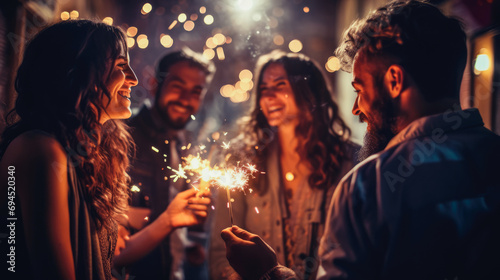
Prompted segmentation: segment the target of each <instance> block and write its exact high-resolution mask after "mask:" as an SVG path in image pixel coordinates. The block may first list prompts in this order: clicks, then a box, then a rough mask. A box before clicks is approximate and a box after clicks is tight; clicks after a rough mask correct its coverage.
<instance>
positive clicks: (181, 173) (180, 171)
mask: <svg viewBox="0 0 500 280" xmlns="http://www.w3.org/2000/svg"><path fill="white" fill-rule="evenodd" d="M167 168H168V169H171V170H172V171H173V172H174V173H175V174H174V175H170V178H173V179H174V182H177V180H179V178H183V179H187V176H186V171H185V170H184V168H183V167H182V165H181V164H179V169H178V170H175V169H173V168H171V167H170V166H167Z"/></svg>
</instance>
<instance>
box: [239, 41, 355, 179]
mask: <svg viewBox="0 0 500 280" xmlns="http://www.w3.org/2000/svg"><path fill="white" fill-rule="evenodd" d="M272 63H279V64H281V65H283V67H284V69H285V71H286V73H287V75H288V80H289V82H290V85H291V87H292V90H293V93H294V98H295V101H296V103H297V106H298V107H299V111H300V112H303V113H302V114H303V116H302V117H300V118H299V119H300V121H299V124H298V126H297V127H296V129H295V132H296V135H297V136H298V137H300V138H301V139H303V140H304V143H305V144H304V145H303V146H299V147H297V152H298V153H299V155H300V156H301V158H303V159H307V161H308V163H309V164H310V167H311V170H312V174H311V175H310V176H309V178H308V182H309V185H310V186H311V187H314V188H323V189H326V188H329V187H331V186H332V185H333V184H334V183H335V180H336V179H337V177H338V176H339V175H340V172H341V166H342V164H343V162H344V161H345V160H347V159H348V158H349V157H350V155H349V153H348V151H347V150H348V148H347V145H348V144H347V141H346V139H347V138H348V137H349V135H350V130H349V128H348V127H347V125H346V124H345V123H344V121H343V120H342V119H341V118H340V116H339V110H338V106H337V104H336V103H335V102H334V101H333V99H332V94H331V91H330V89H329V86H328V83H327V81H326V79H325V77H324V75H323V73H322V72H321V70H320V69H321V68H320V67H319V66H318V65H317V64H316V63H315V62H314V61H312V60H311V59H310V58H309V57H307V56H305V55H303V54H295V53H285V52H283V51H279V50H275V51H273V52H271V53H269V54H266V55H263V56H261V57H260V58H259V59H258V61H257V66H256V70H255V73H256V75H255V86H254V93H253V94H252V101H251V102H252V107H251V109H250V114H249V115H248V116H247V117H244V118H242V119H241V120H240V123H241V124H242V134H240V136H239V137H238V139H239V140H241V141H244V142H245V144H246V147H247V148H246V151H248V152H251V153H252V154H253V155H250V156H253V157H254V158H256V160H254V162H256V163H258V164H259V165H261V166H262V164H264V158H265V153H266V148H267V147H268V146H269V144H270V143H272V142H273V141H274V139H272V138H273V135H274V134H275V131H274V130H273V128H272V127H270V126H269V124H268V122H267V119H266V117H265V116H264V114H263V113H262V110H261V109H260V106H259V100H260V97H261V92H260V89H259V84H260V83H261V82H262V74H263V72H264V70H265V69H266V67H268V66H269V65H270V64H272ZM306 112H308V113H309V114H307V113H306ZM306 115H310V116H311V117H305V116H306ZM256 147H257V149H256ZM261 168H262V167H261ZM255 187H256V188H257V189H258V188H259V186H255ZM260 187H262V186H260Z"/></svg>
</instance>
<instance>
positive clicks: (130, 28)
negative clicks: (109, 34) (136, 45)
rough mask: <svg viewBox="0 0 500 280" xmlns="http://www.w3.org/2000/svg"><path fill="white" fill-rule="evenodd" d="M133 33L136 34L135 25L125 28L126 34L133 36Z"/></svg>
mask: <svg viewBox="0 0 500 280" xmlns="http://www.w3.org/2000/svg"><path fill="white" fill-rule="evenodd" d="M135 35H137V27H135V26H130V27H129V28H127V36H129V37H134V36H135Z"/></svg>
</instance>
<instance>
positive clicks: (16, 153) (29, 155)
mask: <svg viewBox="0 0 500 280" xmlns="http://www.w3.org/2000/svg"><path fill="white" fill-rule="evenodd" d="M66 161H67V159H66V153H65V151H64V149H63V147H62V145H61V144H60V143H59V141H57V140H56V138H54V137H53V136H51V135H50V134H47V133H44V132H42V131H37V130H31V131H27V132H25V133H23V134H21V135H19V136H18V137H16V138H15V139H14V140H13V141H12V142H11V143H10V144H9V146H8V147H7V150H6V151H5V154H4V156H3V158H2V165H3V164H5V163H6V164H21V165H33V164H34V165H38V166H40V165H42V166H44V165H46V164H52V163H60V164H64V165H65V163H66Z"/></svg>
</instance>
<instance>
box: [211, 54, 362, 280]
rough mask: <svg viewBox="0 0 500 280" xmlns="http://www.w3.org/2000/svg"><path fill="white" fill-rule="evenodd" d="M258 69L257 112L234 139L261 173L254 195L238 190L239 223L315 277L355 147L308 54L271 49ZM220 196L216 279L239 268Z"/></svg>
mask: <svg viewBox="0 0 500 280" xmlns="http://www.w3.org/2000/svg"><path fill="white" fill-rule="evenodd" d="M255 73H256V75H255V76H256V77H255V85H256V86H255V91H254V94H253V100H252V108H251V112H250V115H249V116H247V117H245V118H244V119H243V123H244V125H243V132H242V133H241V135H240V136H239V137H238V138H237V140H236V141H233V142H234V143H233V145H234V146H235V147H236V145H238V143H245V144H244V147H238V148H239V150H240V151H241V150H243V151H245V153H244V157H245V158H246V160H248V159H251V161H252V162H253V163H255V164H257V169H258V170H259V171H261V173H260V174H258V175H256V177H255V178H254V179H253V182H252V183H251V188H252V191H253V192H252V193H247V194H246V195H238V194H236V193H235V194H234V196H235V197H234V207H233V213H234V222H235V224H236V225H238V226H240V227H242V228H244V229H247V230H249V231H250V232H253V233H256V234H259V235H260V236H261V237H262V238H263V239H264V240H265V241H266V242H267V243H268V244H269V245H271V247H273V248H274V249H275V250H276V254H277V256H278V261H279V262H280V263H281V264H283V265H286V266H287V267H291V268H293V269H294V270H295V271H296V272H297V275H299V276H301V278H302V279H309V278H314V277H315V274H316V269H317V266H318V263H319V262H318V259H317V248H318V244H319V239H320V237H321V235H322V233H323V228H324V221H325V216H326V210H327V207H328V204H329V201H328V198H329V197H331V194H332V193H333V190H334V187H335V186H336V185H337V182H338V181H339V180H340V178H342V176H343V175H344V174H345V173H346V172H347V171H349V170H350V169H351V167H352V166H353V158H354V157H353V153H354V150H355V146H354V145H353V144H352V143H350V142H349V141H348V140H347V137H348V136H349V134H350V131H349V128H348V127H347V126H346V125H345V123H344V122H343V120H342V119H341V118H340V116H339V111H338V107H337V105H336V103H335V102H334V101H333V100H332V96H331V92H330V90H329V88H328V84H327V82H326V80H325V78H324V76H323V74H322V72H321V71H320V68H319V66H317V64H316V63H315V62H313V61H312V60H311V59H310V58H308V57H307V56H305V55H303V54H292V53H288V54H287V53H284V52H282V51H273V52H271V53H269V54H267V55H263V56H261V57H260V58H259V60H258V61H257V67H256V71H255ZM262 173H264V174H262ZM219 197H221V199H220V201H221V202H220V203H217V205H219V207H218V208H217V209H218V210H220V211H219V213H218V214H217V218H216V221H215V225H214V229H213V234H212V258H211V262H212V264H211V266H210V269H211V276H212V278H214V279H218V278H231V274H232V273H234V271H233V270H232V268H231V267H230V266H229V264H228V262H227V260H225V258H226V252H225V249H224V243H223V241H222V240H221V239H220V237H219V233H220V231H221V230H222V229H223V228H225V227H227V226H228V224H227V221H228V217H227V214H226V212H227V211H225V209H224V207H221V205H223V204H224V202H223V199H224V198H225V197H224V196H223V195H220V196H219ZM218 202H219V200H218ZM224 216H226V217H224Z"/></svg>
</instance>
